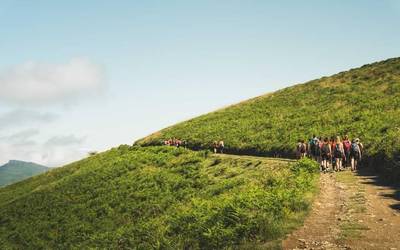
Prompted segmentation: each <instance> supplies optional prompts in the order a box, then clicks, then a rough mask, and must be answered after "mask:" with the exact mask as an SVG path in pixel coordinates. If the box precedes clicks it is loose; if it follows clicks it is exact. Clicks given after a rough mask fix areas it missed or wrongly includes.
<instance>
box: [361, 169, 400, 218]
mask: <svg viewBox="0 0 400 250" xmlns="http://www.w3.org/2000/svg"><path fill="white" fill-rule="evenodd" d="M357 175H358V176H360V177H361V178H362V180H363V181H361V183H363V184H369V185H375V186H378V187H380V188H382V189H389V190H393V192H390V193H383V192H382V194H379V195H380V196H381V197H383V198H385V199H390V200H393V201H394V204H391V205H389V207H390V208H392V209H393V210H396V211H397V212H400V183H393V182H389V181H388V180H387V179H385V178H383V177H381V176H379V174H378V173H377V172H376V171H374V170H373V169H372V168H360V169H359V170H358V171H357Z"/></svg>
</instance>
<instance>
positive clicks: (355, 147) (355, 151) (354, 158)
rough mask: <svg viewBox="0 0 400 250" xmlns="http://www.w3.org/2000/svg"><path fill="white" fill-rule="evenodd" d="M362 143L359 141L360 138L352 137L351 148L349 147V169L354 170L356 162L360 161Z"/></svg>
mask: <svg viewBox="0 0 400 250" xmlns="http://www.w3.org/2000/svg"><path fill="white" fill-rule="evenodd" d="M362 148H363V146H362V144H361V142H360V139H358V138H357V139H354V140H353V142H352V143H351V149H350V159H351V160H350V161H351V171H356V170H357V167H358V164H359V163H360V161H361V157H362Z"/></svg>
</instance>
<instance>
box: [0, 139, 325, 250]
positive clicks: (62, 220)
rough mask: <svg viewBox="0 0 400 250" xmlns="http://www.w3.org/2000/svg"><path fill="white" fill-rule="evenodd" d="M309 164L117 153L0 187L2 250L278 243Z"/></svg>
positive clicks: (309, 177)
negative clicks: (270, 241) (275, 240)
mask: <svg viewBox="0 0 400 250" xmlns="http://www.w3.org/2000/svg"><path fill="white" fill-rule="evenodd" d="M316 171H318V167H317V166H315V163H314V162H312V161H308V160H303V161H301V162H299V163H294V162H292V163H291V162H287V161H279V160H267V159H266V160H263V159H252V158H231V157H215V156H208V155H207V154H204V152H193V151H189V150H183V149H175V148H170V147H147V148H141V147H129V146H121V147H119V148H116V149H112V150H110V151H108V152H105V153H102V154H98V155H95V156H91V157H89V158H87V159H84V160H82V161H79V162H76V163H73V164H71V165H69V166H66V167H63V168H60V169H55V170H52V171H50V172H48V173H45V174H42V175H40V176H37V177H34V178H31V179H28V180H26V181H24V182H21V183H17V184H15V185H11V186H9V187H7V188H3V189H0V245H1V246H2V249H42V248H43V249H72V248H74V249H89V248H96V249H222V248H226V247H233V246H240V245H241V244H244V243H246V242H265V241H268V240H272V239H276V238H278V237H280V236H282V235H283V234H284V233H285V232H286V230H287V229H288V227H287V226H286V225H287V224H290V223H292V222H293V219H295V218H298V216H300V215H302V214H304V211H306V210H307V208H308V206H309V203H310V200H309V199H307V198H306V197H307V196H305V195H304V194H305V193H310V192H312V190H314V188H315V181H316V176H317V174H316Z"/></svg>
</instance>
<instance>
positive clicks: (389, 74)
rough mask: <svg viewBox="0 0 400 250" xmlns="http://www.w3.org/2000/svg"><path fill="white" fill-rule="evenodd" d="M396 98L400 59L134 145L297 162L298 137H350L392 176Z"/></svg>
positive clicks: (398, 112) (271, 96) (254, 101)
mask: <svg viewBox="0 0 400 250" xmlns="http://www.w3.org/2000/svg"><path fill="white" fill-rule="evenodd" d="M399 96H400V57H394V58H390V59H386V60H383V61H379V62H374V63H369V64H364V65H363V66H361V67H358V68H352V69H350V70H347V71H342V72H338V73H336V74H333V75H331V76H324V77H320V78H318V79H314V80H311V81H307V82H305V83H300V84H296V85H293V86H290V87H286V88H283V89H281V90H278V91H275V92H272V93H267V94H264V95H261V96H258V97H254V98H251V99H249V100H246V101H242V102H239V103H237V104H233V105H231V106H229V107H226V108H223V109H218V110H216V111H213V112H209V113H206V114H203V115H200V116H198V117H196V118H192V119H189V120H187V121H184V122H180V123H178V124H175V125H172V126H169V127H167V128H164V129H161V130H160V131H157V132H155V133H152V134H150V135H149V136H147V137H144V138H142V139H139V140H137V141H136V142H135V144H138V145H144V146H146V145H159V144H161V143H162V142H163V140H166V139H169V138H174V137H176V138H180V139H184V140H186V141H187V142H188V146H189V147H190V148H192V149H206V148H207V149H208V148H210V146H211V144H212V142H213V141H215V140H221V139H223V140H224V141H225V144H226V145H225V146H226V152H228V153H234V154H251V155H266V156H276V155H280V156H284V157H294V156H295V153H294V148H295V144H296V142H297V141H298V140H299V139H305V140H307V139H309V138H310V137H311V136H312V135H313V134H316V135H320V136H323V137H325V136H327V137H331V136H336V135H341V136H344V135H346V134H348V135H349V136H350V137H352V138H356V137H360V138H361V140H363V142H364V145H365V146H366V151H365V153H366V154H365V156H366V158H368V159H369V160H368V163H369V164H372V165H377V163H379V164H380V166H379V168H380V170H385V171H386V170H389V172H392V171H396V172H397V171H398V170H397V169H394V167H393V166H397V164H400V162H399V161H398V160H397V158H398V157H397V155H400V153H399V151H400V147H399V146H398V145H399V143H397V139H396V138H398V137H400V132H399V131H400V130H399V129H398V125H396V124H400V119H399V118H398V117H399V116H400V98H399ZM382 165H384V166H382ZM399 173H400V171H399Z"/></svg>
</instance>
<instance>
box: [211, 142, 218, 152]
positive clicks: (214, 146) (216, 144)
mask: <svg viewBox="0 0 400 250" xmlns="http://www.w3.org/2000/svg"><path fill="white" fill-rule="evenodd" d="M212 147H213V151H214V154H216V153H217V152H218V142H217V141H214V142H213V145H212Z"/></svg>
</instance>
